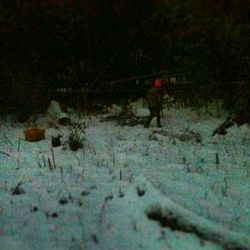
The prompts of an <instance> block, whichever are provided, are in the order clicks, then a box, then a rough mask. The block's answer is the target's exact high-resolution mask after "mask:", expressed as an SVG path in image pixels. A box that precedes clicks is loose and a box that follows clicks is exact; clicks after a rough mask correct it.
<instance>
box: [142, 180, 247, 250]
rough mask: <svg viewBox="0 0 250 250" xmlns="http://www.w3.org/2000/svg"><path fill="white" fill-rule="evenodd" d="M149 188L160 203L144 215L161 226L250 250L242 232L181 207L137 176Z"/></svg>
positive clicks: (224, 245) (229, 247)
mask: <svg viewBox="0 0 250 250" xmlns="http://www.w3.org/2000/svg"><path fill="white" fill-rule="evenodd" d="M138 181H139V183H140V184H139V185H142V186H144V187H145V185H146V186H147V190H150V193H152V195H153V196H154V197H161V199H160V201H161V202H160V203H154V204H152V205H151V206H149V208H148V209H146V215H147V217H148V218H150V219H152V220H157V221H159V223H160V224H161V226H163V227H169V228H171V229H172V230H178V231H183V232H189V233H194V234H196V235H197V236H198V237H200V238H202V239H204V240H210V241H213V242H217V243H219V244H221V245H222V246H223V247H224V249H238V250H250V237H249V236H247V235H246V234H244V233H239V232H234V231H230V230H228V229H226V228H224V227H222V226H220V225H218V224H216V223H214V222H212V221H210V220H208V219H205V218H202V217H200V216H198V215H197V214H195V213H193V212H191V211H189V210H187V209H185V208H183V207H181V206H180V205H178V204H176V203H175V202H173V201H172V200H170V199H168V198H167V197H165V196H163V195H162V193H161V192H160V191H159V190H157V189H156V188H154V186H153V185H152V184H151V183H150V182H149V181H148V180H146V179H145V178H144V177H143V178H138V177H137V183H138Z"/></svg>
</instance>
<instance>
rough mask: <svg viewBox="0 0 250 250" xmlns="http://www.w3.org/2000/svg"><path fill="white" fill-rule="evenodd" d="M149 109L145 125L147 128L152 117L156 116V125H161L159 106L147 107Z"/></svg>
mask: <svg viewBox="0 0 250 250" xmlns="http://www.w3.org/2000/svg"><path fill="white" fill-rule="evenodd" d="M148 109H149V111H150V115H149V117H148V119H147V121H146V124H145V127H146V128H148V126H149V124H150V122H151V121H152V119H153V118H154V117H156V120H157V127H158V128H160V127H161V107H148Z"/></svg>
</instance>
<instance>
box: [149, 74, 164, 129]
mask: <svg viewBox="0 0 250 250" xmlns="http://www.w3.org/2000/svg"><path fill="white" fill-rule="evenodd" d="M163 96H164V91H163V80H162V79H155V80H154V82H153V87H152V88H150V89H149V91H148V93H147V96H146V101H147V104H148V109H149V111H150V115H149V117H148V119H147V121H146V124H145V128H148V127H149V124H150V122H151V121H152V119H153V118H154V117H156V120H157V127H158V128H161V127H162V126H161V110H162V102H163Z"/></svg>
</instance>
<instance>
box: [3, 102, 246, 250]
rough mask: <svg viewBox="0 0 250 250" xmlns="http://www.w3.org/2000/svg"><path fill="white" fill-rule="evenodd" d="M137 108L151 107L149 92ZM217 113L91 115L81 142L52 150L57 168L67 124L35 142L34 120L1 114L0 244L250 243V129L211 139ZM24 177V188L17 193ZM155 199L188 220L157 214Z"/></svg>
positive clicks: (151, 247)
mask: <svg viewBox="0 0 250 250" xmlns="http://www.w3.org/2000/svg"><path fill="white" fill-rule="evenodd" d="M131 106H132V110H133V112H134V113H136V115H138V116H141V115H148V110H147V108H145V107H144V103H143V101H142V100H139V101H138V102H134V103H132V104H131ZM119 110H120V107H119V106H117V105H113V107H111V108H110V109H109V110H108V111H109V112H110V113H111V114H117V112H118V111H119ZM217 111H218V110H217ZM217 111H216V112H215V111H214V108H213V107H212V106H211V107H209V110H205V109H203V108H200V109H199V110H192V109H175V108H168V109H165V110H164V118H163V119H162V125H163V128H161V129H158V128H156V121H155V119H154V120H153V121H152V122H151V125H150V127H149V128H147V129H146V128H144V127H143V126H142V125H137V126H134V127H129V126H124V127H121V126H118V125H117V124H116V122H115V121H106V122H103V121H101V118H102V117H103V116H107V114H104V115H97V116H92V117H83V119H84V121H85V123H86V126H87V128H86V130H85V132H86V135H85V137H86V139H85V141H84V146H83V148H82V149H79V150H78V151H76V152H73V151H70V150H69V148H68V147H64V146H60V147H56V148H53V151H54V155H55V169H52V170H51V169H50V168H49V164H48V159H50V161H51V162H52V151H51V137H52V135H57V134H59V133H63V134H64V139H65V138H66V137H67V133H68V132H69V131H68V128H67V127H63V126H59V128H58V129H55V128H47V129H46V139H45V140H43V141H40V142H33V143H30V142H27V141H25V140H24V137H23V130H24V129H25V128H27V126H28V124H17V123H13V122H11V121H10V118H9V117H7V118H6V117H5V118H2V119H1V120H0V128H1V130H0V138H1V141H0V201H1V203H0V249H1V250H9V249H12V250H16V249H25V250H26V249H32V250H33V249H37V250H40V249H47V250H50V249H91V250H92V249H94V250H95V249H96V250H99V249H104V250H108V249H109V250H116V249H121V250H122V249H124V250H126V249H133V250H136V249H148V250H160V249H178V250H179V249H181V250H182V249H183V250H184V249H185V250H186V249H187V250H188V249H190V250H195V249H204V250H208V249H216V250H217V249H218V250H219V249H224V248H226V247H228V248H229V247H230V244H231V243H232V244H238V245H237V246H239V247H240V248H239V249H250V243H249V242H250V237H249V235H250V150H249V149H250V127H249V126H248V125H243V126H241V127H237V126H233V127H231V128H229V129H228V133H227V134H226V135H225V136H221V135H215V136H214V137H212V136H211V135H212V132H213V130H214V129H215V128H216V127H217V126H218V125H220V124H221V123H222V122H223V121H224V118H225V116H226V114H224V113H223V112H220V114H218V113H217ZM70 115H71V114H70ZM73 115H74V114H73V113H72V116H73ZM42 119H43V118H42ZM43 124H45V123H44V120H43ZM197 134H198V135H200V136H201V141H197V139H196V137H195V135H197ZM19 144H20V145H19ZM18 183H21V184H20V185H21V188H22V190H23V193H21V194H19V195H14V194H12V193H13V189H14V188H15V187H16V186H17V184H18ZM152 207H156V208H157V209H158V210H161V211H162V214H163V215H164V216H165V215H168V214H169V213H170V214H176V215H177V217H178V218H180V221H181V223H182V225H181V227H183V228H178V229H175V230H174V229H173V228H171V226H162V225H161V224H160V223H159V222H157V221H155V220H152V219H150V218H149V217H148V216H147V211H149V210H150V209H152ZM164 216H163V217H164ZM164 218H165V217H164ZM165 219H166V218H165ZM185 223H186V224H185ZM183 224H185V225H183ZM187 228H188V229H190V230H186V229H187ZM194 228H196V230H198V231H199V230H203V233H200V234H197V232H196V230H194ZM192 230H193V231H192ZM202 234H205V236H206V237H203V235H202ZM211 235H212V237H210V236H211ZM214 235H215V236H214ZM218 237H219V238H218ZM222 238H223V239H222ZM227 243H228V244H229V245H227Z"/></svg>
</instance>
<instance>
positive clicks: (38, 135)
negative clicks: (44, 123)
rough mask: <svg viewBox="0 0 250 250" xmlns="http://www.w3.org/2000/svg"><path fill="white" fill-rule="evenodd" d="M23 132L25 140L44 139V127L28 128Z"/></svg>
mask: <svg viewBox="0 0 250 250" xmlns="http://www.w3.org/2000/svg"><path fill="white" fill-rule="evenodd" d="M23 132H24V136H25V140H26V141H29V142H35V141H41V140H43V139H45V129H43V128H28V129H26V130H24V131H23Z"/></svg>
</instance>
